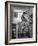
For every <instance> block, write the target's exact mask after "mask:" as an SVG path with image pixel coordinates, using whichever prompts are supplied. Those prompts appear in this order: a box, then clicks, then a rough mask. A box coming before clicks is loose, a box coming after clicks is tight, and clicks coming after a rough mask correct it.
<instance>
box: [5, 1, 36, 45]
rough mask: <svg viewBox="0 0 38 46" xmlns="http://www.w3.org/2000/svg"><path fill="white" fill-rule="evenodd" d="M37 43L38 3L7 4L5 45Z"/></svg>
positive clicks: (10, 2)
mask: <svg viewBox="0 0 38 46" xmlns="http://www.w3.org/2000/svg"><path fill="white" fill-rule="evenodd" d="M36 42H37V3H32V2H31V3H30V2H14V1H6V2H5V44H7V45H10V44H25V43H36Z"/></svg>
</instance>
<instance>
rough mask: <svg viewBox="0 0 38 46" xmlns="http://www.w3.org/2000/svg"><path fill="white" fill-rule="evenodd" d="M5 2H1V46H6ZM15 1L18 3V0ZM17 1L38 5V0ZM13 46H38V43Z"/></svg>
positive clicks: (1, 0)
mask: <svg viewBox="0 0 38 46" xmlns="http://www.w3.org/2000/svg"><path fill="white" fill-rule="evenodd" d="M5 1H6V0H0V46H5ZM13 1H16V0H13ZM17 1H22V2H36V3H38V0H17ZM37 11H38V10H37ZM37 15H38V14H37ZM37 17H38V16H37ZM37 23H38V22H37ZM37 25H38V24H37ZM37 34H38V33H37ZM6 46H7V45H6ZM10 46H11V45H10ZM13 46H38V43H31V44H20V45H19V44H18V45H13Z"/></svg>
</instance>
